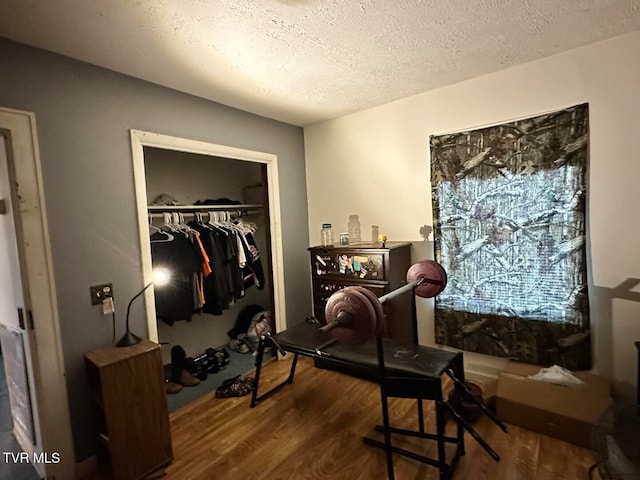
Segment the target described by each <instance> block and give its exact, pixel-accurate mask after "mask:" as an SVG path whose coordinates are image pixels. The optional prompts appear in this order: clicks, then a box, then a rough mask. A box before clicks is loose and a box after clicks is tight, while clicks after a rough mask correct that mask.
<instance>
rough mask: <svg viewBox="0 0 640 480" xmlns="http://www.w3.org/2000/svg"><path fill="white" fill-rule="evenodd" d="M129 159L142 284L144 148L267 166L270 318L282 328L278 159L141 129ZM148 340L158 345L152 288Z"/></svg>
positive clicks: (147, 272)
mask: <svg viewBox="0 0 640 480" xmlns="http://www.w3.org/2000/svg"><path fill="white" fill-rule="evenodd" d="M130 134H131V150H132V156H133V176H134V182H135V191H136V205H137V210H138V228H139V233H140V252H141V257H142V274H143V278H144V284H145V285H146V284H147V283H149V282H150V281H151V278H152V265H151V245H150V244H149V226H148V225H149V215H148V210H147V185H146V178H145V166H144V147H154V148H161V149H165V150H174V151H179V152H187V153H196V154H200V155H205V156H210V157H222V158H228V159H231V160H244V161H249V162H255V163H260V164H264V165H266V167H267V183H268V188H267V191H268V203H269V205H268V208H269V226H270V232H271V242H270V244H271V252H269V253H270V254H271V259H272V277H273V298H274V317H275V324H276V325H275V327H276V331H281V330H284V329H285V328H286V325H287V319H286V304H285V290H284V259H283V256H282V229H281V221H280V188H279V184H278V178H279V175H278V156H277V155H275V154H272V153H265V152H258V151H254V150H245V149H241V148H235V147H229V146H226V145H219V144H216V143H208V142H202V141H199V140H191V139H188V138H180V137H173V136H170V135H163V134H159V133H152V132H145V131H142V130H134V129H132V130H131V131H130ZM145 304H146V313H147V332H148V338H149V339H150V340H151V341H153V342H156V343H157V342H158V324H157V320H156V309H155V302H154V297H153V292H152V289H148V290H147V291H146V292H145Z"/></svg>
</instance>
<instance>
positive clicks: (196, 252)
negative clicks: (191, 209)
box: [150, 221, 264, 325]
mask: <svg viewBox="0 0 640 480" xmlns="http://www.w3.org/2000/svg"><path fill="white" fill-rule="evenodd" d="M175 227H176V226H175V225H173V226H171V225H165V227H163V229H162V231H160V232H156V233H154V234H153V235H152V236H151V239H150V240H151V255H152V261H153V266H154V268H155V267H160V266H161V267H164V268H167V269H168V270H169V271H171V272H172V281H171V282H170V284H169V285H167V286H165V287H163V288H162V289H157V290H156V314H157V318H158V319H160V320H162V321H163V322H165V323H167V324H169V325H172V324H173V323H174V322H175V321H178V320H187V321H190V320H191V319H192V315H193V313H194V312H198V313H202V312H203V313H209V314H212V315H221V314H222V313H223V311H224V310H226V309H228V308H229V307H230V306H231V305H232V304H233V303H234V302H235V301H236V300H237V299H240V298H242V297H244V296H245V290H246V288H249V287H250V286H251V285H255V286H256V288H258V289H262V288H264V271H263V269H262V264H261V262H260V255H259V252H258V249H257V247H256V245H255V241H254V238H253V235H252V230H251V229H249V228H248V227H247V226H246V225H245V224H243V223H242V222H239V221H238V222H229V221H224V222H202V221H193V222H190V223H189V224H188V225H185V224H184V223H181V224H180V225H179V229H176V228H175ZM167 234H169V235H170V236H172V237H173V238H172V240H167V237H166V235H167Z"/></svg>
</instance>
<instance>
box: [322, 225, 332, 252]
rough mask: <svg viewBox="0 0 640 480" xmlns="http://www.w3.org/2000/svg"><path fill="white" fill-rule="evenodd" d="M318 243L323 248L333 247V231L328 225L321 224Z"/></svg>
mask: <svg viewBox="0 0 640 480" xmlns="http://www.w3.org/2000/svg"><path fill="white" fill-rule="evenodd" d="M320 243H321V244H322V246H323V247H331V246H333V230H332V228H331V224H330V223H323V224H322V230H321V232H320Z"/></svg>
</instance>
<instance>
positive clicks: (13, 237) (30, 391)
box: [0, 108, 76, 480]
mask: <svg viewBox="0 0 640 480" xmlns="http://www.w3.org/2000/svg"><path fill="white" fill-rule="evenodd" d="M46 225H47V222H46V214H45V209H44V197H43V193H42V184H41V172H40V163H39V154H38V146H37V138H36V130H35V117H34V116H33V114H30V113H28V112H20V111H17V110H10V109H5V108H0V339H1V340H2V350H3V360H4V363H5V373H6V376H7V386H8V390H9V396H10V404H11V413H12V417H13V431H14V434H15V437H16V440H17V441H18V443H19V444H20V447H21V448H22V449H23V450H24V451H23V452H22V456H20V457H19V458H16V457H13V456H11V457H7V456H6V455H3V457H2V459H1V460H2V461H3V462H4V461H8V462H19V463H24V462H25V460H27V461H28V462H29V463H30V464H32V465H33V466H34V468H35V469H36V471H37V473H38V474H39V475H40V476H41V477H46V478H47V479H49V478H50V479H54V478H55V479H56V480H71V479H73V478H75V477H76V475H75V467H76V462H75V455H74V452H73V444H72V438H71V423H70V419H69V402H68V399H67V390H66V380H65V375H64V362H63V358H62V347H61V345H62V342H61V339H60V333H59V322H58V313H57V305H56V303H55V294H54V293H55V287H54V282H53V271H52V266H51V252H50V247H49V239H48V233H47V227H46ZM1 477H2V475H1V474H0V478H1Z"/></svg>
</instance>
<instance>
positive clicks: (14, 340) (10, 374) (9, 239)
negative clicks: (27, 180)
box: [0, 132, 42, 473]
mask: <svg viewBox="0 0 640 480" xmlns="http://www.w3.org/2000/svg"><path fill="white" fill-rule="evenodd" d="M7 140H9V138H8V132H7V133H5V134H4V135H3V134H2V132H0V345H1V346H2V357H3V364H4V369H5V378H6V382H7V390H8V392H9V405H10V409H11V417H12V419H13V431H14V433H15V437H16V440H17V441H18V443H19V444H20V446H21V447H22V449H23V450H24V451H25V452H27V453H30V452H34V451H38V450H39V449H38V446H37V440H36V432H35V429H34V418H33V410H32V398H33V395H32V387H31V385H33V378H34V377H33V364H32V362H31V361H30V354H29V352H30V351H31V348H30V345H31V341H30V335H29V331H28V328H29V325H28V320H29V319H28V311H29V309H28V308H25V302H24V293H23V283H22V274H21V268H20V260H19V259H20V255H19V252H18V242H17V232H16V225H15V221H14V205H15V201H14V198H15V194H14V191H13V189H12V187H11V185H12V184H14V183H15V181H14V175H13V172H12V170H13V169H12V168H11V166H10V165H9V163H8V155H7ZM25 312H27V314H25ZM9 462H13V463H21V459H20V458H19V457H15V458H11V459H10V460H9ZM38 473H42V471H39V472H38Z"/></svg>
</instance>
